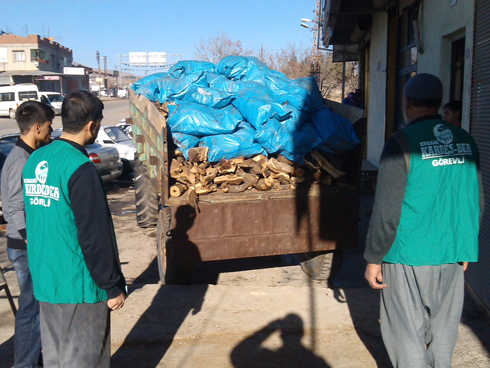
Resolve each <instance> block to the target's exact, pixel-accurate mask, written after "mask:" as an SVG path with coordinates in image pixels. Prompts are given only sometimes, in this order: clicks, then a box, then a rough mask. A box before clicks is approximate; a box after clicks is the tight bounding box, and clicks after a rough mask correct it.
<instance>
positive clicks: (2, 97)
mask: <svg viewBox="0 0 490 368" xmlns="http://www.w3.org/2000/svg"><path fill="white" fill-rule="evenodd" d="M0 101H15V96H14V92H7V93H0Z"/></svg>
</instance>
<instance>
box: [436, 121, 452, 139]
mask: <svg viewBox="0 0 490 368" xmlns="http://www.w3.org/2000/svg"><path fill="white" fill-rule="evenodd" d="M434 135H435V137H436V138H437V140H438V141H439V142H441V143H442V144H449V143H451V142H452V141H453V133H452V132H451V130H449V128H447V127H446V126H445V125H444V124H437V125H436V126H435V127H434Z"/></svg>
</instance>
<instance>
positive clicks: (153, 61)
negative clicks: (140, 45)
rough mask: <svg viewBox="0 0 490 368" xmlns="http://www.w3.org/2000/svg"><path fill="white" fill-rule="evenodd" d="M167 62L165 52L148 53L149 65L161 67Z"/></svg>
mask: <svg viewBox="0 0 490 368" xmlns="http://www.w3.org/2000/svg"><path fill="white" fill-rule="evenodd" d="M166 62H167V53H166V52H149V53H148V64H150V65H162V64H165V63H166Z"/></svg>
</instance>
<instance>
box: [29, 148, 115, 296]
mask: <svg viewBox="0 0 490 368" xmlns="http://www.w3.org/2000/svg"><path fill="white" fill-rule="evenodd" d="M86 162H90V159H89V158H88V157H86V156H85V155H84V154H83V153H82V152H80V151H79V150H78V149H76V148H75V147H73V146H71V145H70V144H69V143H66V142H63V141H54V142H52V143H51V144H49V145H48V146H46V147H43V148H40V149H38V150H37V151H35V152H34V153H33V154H32V155H31V157H30V158H29V160H28V161H27V164H26V166H25V168H24V172H23V184H24V202H25V212H26V229H27V235H28V247H27V249H28V251H27V252H28V257H29V268H30V271H31V274H32V281H33V284H34V296H35V297H36V299H37V300H39V301H41V302H49V303H70V304H77V303H98V302H100V301H102V300H107V299H108V298H107V293H106V292H105V291H104V290H102V289H100V288H99V287H98V286H97V285H96V284H95V282H94V281H93V280H92V278H91V276H90V273H89V271H88V269H87V266H86V264H85V261H84V258H83V254H82V250H81V248H80V244H79V242H78V235H77V227H76V224H75V218H74V215H73V211H72V210H71V208H70V198H69V193H68V181H69V180H70V177H71V176H72V175H73V173H74V172H75V171H76V170H77V169H78V168H79V167H80V166H81V165H83V164H84V163H86Z"/></svg>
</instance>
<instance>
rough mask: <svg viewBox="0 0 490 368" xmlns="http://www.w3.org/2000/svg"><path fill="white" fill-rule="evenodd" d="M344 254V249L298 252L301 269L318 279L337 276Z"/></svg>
mask: <svg viewBox="0 0 490 368" xmlns="http://www.w3.org/2000/svg"><path fill="white" fill-rule="evenodd" d="M342 256H343V252H342V250H334V251H327V252H310V253H301V254H298V258H299V261H300V266H301V269H302V270H303V271H304V272H305V273H306V274H307V275H309V276H310V277H311V278H312V279H313V280H317V281H323V280H329V279H331V278H333V277H335V276H336V275H337V274H338V273H339V271H340V267H341V266H342Z"/></svg>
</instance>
